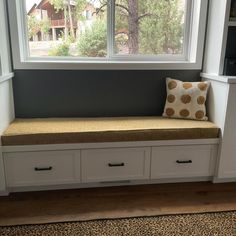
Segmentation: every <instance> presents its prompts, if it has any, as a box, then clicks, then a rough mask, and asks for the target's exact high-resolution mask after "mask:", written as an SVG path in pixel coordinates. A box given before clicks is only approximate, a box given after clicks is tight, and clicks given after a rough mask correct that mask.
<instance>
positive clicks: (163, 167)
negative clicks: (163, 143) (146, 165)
mask: <svg viewBox="0 0 236 236" xmlns="http://www.w3.org/2000/svg"><path fill="white" fill-rule="evenodd" d="M215 154H216V152H215V151H214V150H213V147H212V146H211V145H209V146H208V145H199V146H189V147H186V146H172V147H153V148H152V158H151V179H158V178H175V177H177V178H178V177H179V178H184V177H206V176H212V175H213V172H214V167H215Z"/></svg>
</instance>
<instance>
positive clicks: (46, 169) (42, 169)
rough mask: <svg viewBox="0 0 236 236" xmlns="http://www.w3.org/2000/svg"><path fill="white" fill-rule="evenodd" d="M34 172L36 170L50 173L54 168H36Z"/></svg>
mask: <svg viewBox="0 0 236 236" xmlns="http://www.w3.org/2000/svg"><path fill="white" fill-rule="evenodd" d="M34 170H35V171H49V170H52V166H49V167H42V168H39V167H35V168H34Z"/></svg>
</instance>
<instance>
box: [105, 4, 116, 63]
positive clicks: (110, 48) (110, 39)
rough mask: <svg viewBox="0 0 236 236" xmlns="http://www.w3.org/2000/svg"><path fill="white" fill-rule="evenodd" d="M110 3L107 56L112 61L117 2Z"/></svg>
mask: <svg viewBox="0 0 236 236" xmlns="http://www.w3.org/2000/svg"><path fill="white" fill-rule="evenodd" d="M107 1H108V4H107V5H108V8H107V9H108V11H107V12H108V13H107V55H108V59H111V58H112V57H113V55H114V38H115V34H114V32H115V0H107Z"/></svg>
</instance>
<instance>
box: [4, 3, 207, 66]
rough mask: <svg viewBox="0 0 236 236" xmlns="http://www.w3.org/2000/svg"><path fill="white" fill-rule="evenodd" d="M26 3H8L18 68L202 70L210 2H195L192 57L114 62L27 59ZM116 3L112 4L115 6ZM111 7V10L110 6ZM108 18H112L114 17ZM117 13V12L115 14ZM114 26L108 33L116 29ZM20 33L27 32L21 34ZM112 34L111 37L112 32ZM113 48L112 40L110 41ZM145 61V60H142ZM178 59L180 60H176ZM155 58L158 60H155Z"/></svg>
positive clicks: (191, 41)
mask: <svg viewBox="0 0 236 236" xmlns="http://www.w3.org/2000/svg"><path fill="white" fill-rule="evenodd" d="M21 1H23V0H11V1H8V6H9V16H10V31H11V44H12V54H13V65H14V69H57V70H58V69H68V70H74V69H75V70H78V69H82V70H87V69H89V70H91V69H92V70H100V69H101V70H104V69H108V70H113V69H114V70H115V69H119V70H121V69H122V70H129V69H135V70H137V69H140V70H193V69H196V70H197V69H199V70H200V69H201V68H202V57H203V48H204V37H205V29H206V17H207V6H208V1H207V0H193V4H192V8H193V14H192V19H191V23H190V24H191V32H189V34H190V42H189V55H188V58H183V57H182V58H180V57H179V56H178V55H176V56H171V57H170V56H168V55H163V56H158V61H157V60H156V58H157V57H144V56H142V57H139V56H135V57H132V59H131V60H128V59H127V58H128V57H125V56H124V57H122V56H117V57H114V59H113V60H111V59H108V58H102V59H101V58H96V59H94V58H91V59H89V58H86V59H80V58H79V59H78V58H72V57H69V58H68V57H64V58H63V57H60V58H56V57H55V58H53V57H50V58H32V57H30V58H27V57H25V56H23V55H25V52H26V51H27V47H28V46H27V44H26V43H25V37H26V25H25V19H24V17H23V15H22V14H21V11H22V10H23V9H22V7H23V5H24V4H21V3H22V2H21ZM111 4H112V3H111ZM108 7H111V5H110V4H108ZM113 9H114V8H113ZM109 12H110V15H109V16H108V19H112V17H111V14H112V12H111V11H109ZM113 14H114V13H113ZM112 25H113V24H110V27H109V28H108V32H109V31H110V32H111V31H112V30H114V29H113V27H112ZM19 32H23V33H21V34H19ZM108 35H111V34H109V33H108ZM108 41H109V47H112V45H113V42H112V39H111V38H109V39H108ZM140 58H142V60H140ZM174 58H176V59H177V60H174ZM154 59H155V60H154Z"/></svg>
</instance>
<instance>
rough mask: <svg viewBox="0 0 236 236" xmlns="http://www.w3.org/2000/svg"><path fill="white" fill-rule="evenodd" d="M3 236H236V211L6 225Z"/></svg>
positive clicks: (0, 233)
mask: <svg viewBox="0 0 236 236" xmlns="http://www.w3.org/2000/svg"><path fill="white" fill-rule="evenodd" d="M0 235H1V236H32V235H33V236H154V235H155V236H162V235H163V236H180V235H181V236H233V235H236V211H231V212H218V213H202V214H185V215H169V216H155V217H137V218H126V219H110V220H94V221H83V222H67V223H54V224H41V225H24V226H7V227H1V228H0Z"/></svg>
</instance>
